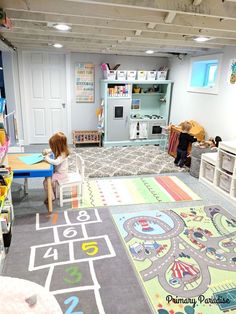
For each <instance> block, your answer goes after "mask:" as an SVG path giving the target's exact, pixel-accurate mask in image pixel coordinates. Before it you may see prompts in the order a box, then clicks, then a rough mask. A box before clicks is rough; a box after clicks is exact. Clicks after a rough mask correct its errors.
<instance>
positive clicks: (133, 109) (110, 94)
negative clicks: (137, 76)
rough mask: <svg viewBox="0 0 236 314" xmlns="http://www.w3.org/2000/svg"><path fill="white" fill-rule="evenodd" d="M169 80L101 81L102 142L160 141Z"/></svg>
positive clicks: (166, 115) (163, 140)
mask: <svg viewBox="0 0 236 314" xmlns="http://www.w3.org/2000/svg"><path fill="white" fill-rule="evenodd" d="M171 89H172V82H171V81H167V80H165V81H140V80H136V81H128V80H125V81H124V80H123V81H109V80H102V81H101V98H102V100H103V103H104V138H103V146H105V147H107V146H126V145H145V144H157V145H163V144H164V143H166V141H167V138H166V137H167V134H166V133H165V132H164V133H163V132H162V130H163V128H164V127H165V126H166V125H167V124H168V123H169V113H170V103H171Z"/></svg>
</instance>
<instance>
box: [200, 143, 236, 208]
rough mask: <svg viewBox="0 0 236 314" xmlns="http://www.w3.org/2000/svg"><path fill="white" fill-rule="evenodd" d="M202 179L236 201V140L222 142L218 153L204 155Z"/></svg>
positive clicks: (201, 171) (201, 170) (201, 169)
mask: <svg viewBox="0 0 236 314" xmlns="http://www.w3.org/2000/svg"><path fill="white" fill-rule="evenodd" d="M214 154H215V156H216V157H214V162H213V161H212V158H211V156H213V155H214ZM209 156H210V158H209ZM200 181H201V182H203V183H205V184H207V185H208V186H209V187H211V188H213V189H215V190H216V191H217V192H219V193H221V194H222V195H223V196H225V197H227V199H229V200H232V201H233V202H236V140H235V141H225V142H220V144H219V149H218V152H217V153H213V154H203V155H202V160H201V168H200Z"/></svg>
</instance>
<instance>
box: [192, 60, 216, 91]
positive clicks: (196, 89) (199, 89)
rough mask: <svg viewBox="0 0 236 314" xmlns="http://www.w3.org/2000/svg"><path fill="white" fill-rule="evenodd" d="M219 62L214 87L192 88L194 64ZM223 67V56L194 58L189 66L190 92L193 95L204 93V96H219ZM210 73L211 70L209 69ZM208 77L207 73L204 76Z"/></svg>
mask: <svg viewBox="0 0 236 314" xmlns="http://www.w3.org/2000/svg"><path fill="white" fill-rule="evenodd" d="M212 60H217V61H218V68H217V74H216V79H215V85H214V86H212V87H211V86H206V87H201V86H199V87H198V86H191V80H192V69H193V63H194V62H199V61H206V62H207V61H212ZM221 65H222V54H211V55H204V56H198V57H192V58H191V59H190V64H189V79H188V89H187V91H188V92H192V93H204V94H215V95H216V94H218V93H219V82H220V73H221ZM208 71H209V69H208ZM204 75H205V76H206V73H205V74H204Z"/></svg>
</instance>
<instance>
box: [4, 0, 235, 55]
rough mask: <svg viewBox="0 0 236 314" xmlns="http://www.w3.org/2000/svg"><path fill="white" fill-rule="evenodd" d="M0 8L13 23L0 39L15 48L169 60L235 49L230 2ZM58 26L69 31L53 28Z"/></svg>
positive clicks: (111, 1)
mask: <svg viewBox="0 0 236 314" xmlns="http://www.w3.org/2000/svg"><path fill="white" fill-rule="evenodd" d="M0 8H3V9H4V10H5V11H6V13H7V16H8V17H9V18H10V19H11V21H12V23H13V28H12V30H7V29H4V28H1V29H0V32H1V35H2V36H3V37H5V38H6V39H7V40H8V41H9V42H11V43H12V44H13V45H14V46H15V47H17V48H24V49H25V48H26V49H28V48H37V49H39V48H42V49H54V50H55V49H56V48H54V47H52V44H54V43H61V44H62V45H63V48H62V49H63V50H65V51H71V52H88V53H105V54H106V53H107V54H119V55H140V56H143V55H146V54H145V51H146V50H147V49H152V50H154V52H155V53H154V56H169V55H170V54H172V53H173V54H185V53H186V54H191V55H194V54H206V53H212V52H219V51H222V49H223V48H224V46H236V0H0ZM58 22H60V23H66V24H68V25H70V26H71V30H70V31H67V32H63V31H58V30H56V29H54V28H53V27H52V26H53V25H55V24H56V23H58ZM195 36H207V37H209V38H210V40H209V41H207V42H204V43H197V42H195V41H194V40H193V38H194V37H195Z"/></svg>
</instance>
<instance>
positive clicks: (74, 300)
mask: <svg viewBox="0 0 236 314" xmlns="http://www.w3.org/2000/svg"><path fill="white" fill-rule="evenodd" d="M69 303H71V305H70V306H69V307H68V309H67V310H66V312H65V314H84V313H83V312H81V311H79V312H73V310H74V309H75V308H76V306H77V305H78V304H79V298H78V297H76V296H73V297H69V298H68V299H66V300H65V301H64V304H65V305H67V304H69Z"/></svg>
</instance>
